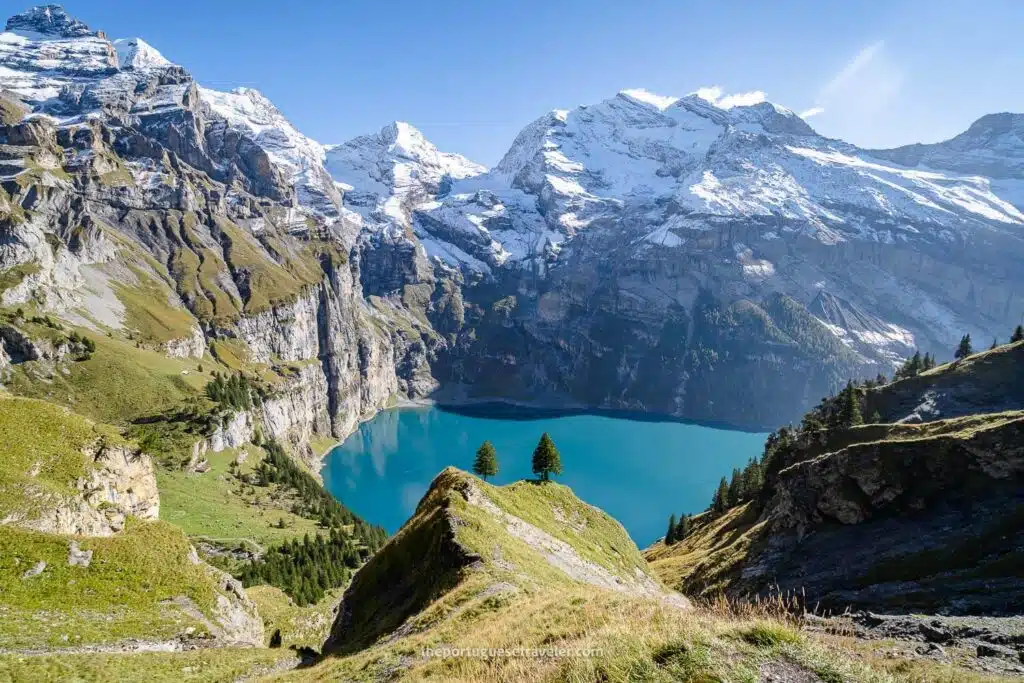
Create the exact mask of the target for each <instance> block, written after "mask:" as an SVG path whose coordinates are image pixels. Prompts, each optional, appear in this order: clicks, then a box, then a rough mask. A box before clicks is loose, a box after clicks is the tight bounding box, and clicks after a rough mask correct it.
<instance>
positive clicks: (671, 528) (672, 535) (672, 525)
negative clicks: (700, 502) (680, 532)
mask: <svg viewBox="0 0 1024 683" xmlns="http://www.w3.org/2000/svg"><path fill="white" fill-rule="evenodd" d="M675 542H676V515H675V513H672V515H671V516H670V517H669V518H668V531H666V532H665V545H672V544H673V543H675Z"/></svg>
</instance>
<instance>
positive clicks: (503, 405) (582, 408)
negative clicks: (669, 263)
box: [381, 398, 775, 434]
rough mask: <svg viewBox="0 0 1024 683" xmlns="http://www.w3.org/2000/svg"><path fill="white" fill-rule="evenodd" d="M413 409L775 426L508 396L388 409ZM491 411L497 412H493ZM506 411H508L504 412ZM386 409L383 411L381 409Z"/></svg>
mask: <svg viewBox="0 0 1024 683" xmlns="http://www.w3.org/2000/svg"><path fill="white" fill-rule="evenodd" d="M410 408H437V409H438V410H444V411H446V412H449V413H455V414H458V415H466V416H467V417H483V418H487V417H492V416H494V419H508V420H523V421H530V420H543V419H549V418H554V417H573V416H577V415H594V416H597V417H611V418H616V419H620V420H634V421H636V422H674V423H678V424H687V425H695V426H697V427H710V428H711V429H724V430H728V431H730V432H744V433H746V434H763V433H770V432H771V431H772V430H773V429H775V427H749V426H742V425H735V424H732V423H730V422H721V421H717V420H694V419H692V418H684V417H680V416H678V415H672V414H669V413H658V412H649V411H645V410H628V409H622V408H595V407H592V406H587V405H585V404H582V403H576V404H566V405H562V406H556V405H552V404H550V403H546V402H542V401H521V400H516V399H505V398H458V399H452V398H439V399H437V398H417V399H408V398H399V399H398V401H397V403H396V404H395V405H394V406H392V407H389V408H385V409H384V410H402V409H410ZM488 411H494V412H493V413H489V412H488ZM503 411H504V412H503ZM381 412H383V411H381Z"/></svg>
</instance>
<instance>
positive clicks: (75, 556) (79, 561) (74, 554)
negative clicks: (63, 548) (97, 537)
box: [68, 541, 92, 567]
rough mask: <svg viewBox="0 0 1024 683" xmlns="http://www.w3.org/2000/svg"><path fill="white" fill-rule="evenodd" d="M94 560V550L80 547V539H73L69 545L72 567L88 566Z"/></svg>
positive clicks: (69, 560) (69, 559) (69, 557)
mask: <svg viewBox="0 0 1024 683" xmlns="http://www.w3.org/2000/svg"><path fill="white" fill-rule="evenodd" d="M90 562H92V551H91V550H82V549H81V548H79V547H78V541H71V545H70V546H69V547H68V564H69V565H70V566H72V567H88V566H89V563H90Z"/></svg>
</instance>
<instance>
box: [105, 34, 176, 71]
mask: <svg viewBox="0 0 1024 683" xmlns="http://www.w3.org/2000/svg"><path fill="white" fill-rule="evenodd" d="M114 49H115V50H117V60H118V64H119V65H120V67H121V68H122V69H149V68H154V67H162V66H170V64H171V62H170V61H169V60H168V59H167V58H165V57H164V56H163V55H162V54H160V52H159V51H158V50H157V49H156V48H154V47H153V46H152V45H150V44H149V43H147V42H146V41H144V40H142V39H141V38H121V39H120V40H115V41H114Z"/></svg>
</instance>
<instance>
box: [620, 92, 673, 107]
mask: <svg viewBox="0 0 1024 683" xmlns="http://www.w3.org/2000/svg"><path fill="white" fill-rule="evenodd" d="M619 96H620V97H627V98H629V99H631V100H634V101H636V102H639V103H641V104H646V105H650V106H652V107H655V108H656V109H658V110H659V111H665V110H666V109H668V108H669V107H671V106H672V105H673V104H675V103H676V102H678V101H679V98H678V97H670V96H666V95H658V94H657V93H653V92H651V91H650V90H645V89H644V88H631V89H627V90H620V91H619Z"/></svg>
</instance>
